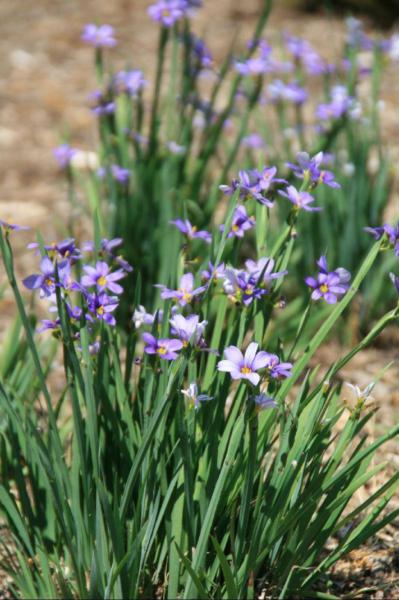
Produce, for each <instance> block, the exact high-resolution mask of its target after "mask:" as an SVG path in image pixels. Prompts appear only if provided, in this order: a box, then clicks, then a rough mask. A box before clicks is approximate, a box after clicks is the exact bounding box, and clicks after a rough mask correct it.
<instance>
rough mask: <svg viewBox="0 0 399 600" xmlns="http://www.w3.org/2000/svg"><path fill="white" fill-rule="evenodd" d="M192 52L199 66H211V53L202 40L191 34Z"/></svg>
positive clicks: (205, 67)
mask: <svg viewBox="0 0 399 600" xmlns="http://www.w3.org/2000/svg"><path fill="white" fill-rule="evenodd" d="M191 46H192V52H193V55H194V57H195V59H196V60H197V62H198V64H199V66H200V67H202V68H204V69H209V67H211V66H212V61H213V58H212V53H211V51H210V50H209V48H208V47H207V45H206V44H205V42H204V40H202V39H201V38H199V37H197V36H195V35H193V34H191Z"/></svg>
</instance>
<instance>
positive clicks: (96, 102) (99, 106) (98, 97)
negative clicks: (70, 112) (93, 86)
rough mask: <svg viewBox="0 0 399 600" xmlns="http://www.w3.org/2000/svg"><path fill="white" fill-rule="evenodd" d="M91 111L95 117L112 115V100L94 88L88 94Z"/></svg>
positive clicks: (113, 107)
mask: <svg viewBox="0 0 399 600" xmlns="http://www.w3.org/2000/svg"><path fill="white" fill-rule="evenodd" d="M89 101H90V104H91V111H92V113H94V114H95V115H96V116H97V117H103V116H106V115H112V114H113V113H114V112H115V102H114V100H112V99H110V98H108V97H107V96H106V95H104V94H103V93H102V92H101V91H100V90H95V91H94V92H92V93H91V94H90V96H89Z"/></svg>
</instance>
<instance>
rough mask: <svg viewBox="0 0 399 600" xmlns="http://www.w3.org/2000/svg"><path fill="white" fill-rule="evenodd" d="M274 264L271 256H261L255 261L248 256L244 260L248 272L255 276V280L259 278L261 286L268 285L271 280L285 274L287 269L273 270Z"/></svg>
mask: <svg viewBox="0 0 399 600" xmlns="http://www.w3.org/2000/svg"><path fill="white" fill-rule="evenodd" d="M274 265H275V260H274V259H273V258H269V257H268V256H263V257H262V258H260V259H259V260H257V261H254V260H252V259H250V258H248V259H247V260H246V261H245V266H246V268H247V271H248V273H249V274H250V275H251V276H252V277H253V278H255V280H256V281H258V280H259V279H260V286H261V287H262V286H266V287H268V286H269V285H270V282H271V281H273V280H275V279H279V278H280V277H284V275H287V273H288V271H276V272H274V271H273V269H274Z"/></svg>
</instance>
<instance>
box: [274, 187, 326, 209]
mask: <svg viewBox="0 0 399 600" xmlns="http://www.w3.org/2000/svg"><path fill="white" fill-rule="evenodd" d="M279 194H280V196H285V198H288V200H289V201H290V202H291V203H292V204H293V205H294V206H295V208H296V209H297V210H300V209H301V208H302V209H303V210H306V211H307V212H317V211H320V210H323V209H322V208H321V206H310V204H312V202H314V198H313V196H311V195H310V194H309V193H308V192H299V191H298V190H297V189H296V188H295V187H294V186H293V185H289V186H288V187H287V189H286V191H285V192H284V191H281V190H280V191H279Z"/></svg>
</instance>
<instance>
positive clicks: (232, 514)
mask: <svg viewBox="0 0 399 600" xmlns="http://www.w3.org/2000/svg"><path fill="white" fill-rule="evenodd" d="M198 4H199V3H198V2H194V1H189V0H159V1H158V2H157V3H155V4H154V5H153V6H152V7H151V8H150V11H149V12H150V16H151V17H152V18H153V19H154V20H158V21H160V23H161V27H160V41H159V56H158V59H159V62H158V68H157V72H156V80H155V86H154V92H153V94H152V95H151V97H150V99H149V100H147V99H146V98H145V97H144V76H143V74H142V73H141V72H140V71H138V70H135V71H123V72H120V73H118V74H116V75H115V74H114V75H112V77H111V76H108V75H107V73H106V70H105V66H104V51H105V50H104V49H105V48H106V47H109V48H111V47H112V46H114V45H115V44H116V40H115V38H114V34H113V30H112V28H110V27H109V26H102V27H96V26H94V25H88V26H86V28H85V30H84V35H83V39H84V41H86V42H88V43H90V44H92V45H94V46H95V47H96V67H97V75H98V80H99V85H101V86H102V89H101V93H97V94H96V104H95V107H94V110H95V111H96V114H97V115H98V119H99V129H100V140H99V150H98V157H99V159H100V162H101V166H100V169H99V170H97V171H95V170H94V171H91V172H90V173H89V175H88V176H86V175H85V176H82V175H81V173H80V171H79V170H78V168H77V166H76V156H75V155H76V152H75V151H74V150H73V149H72V148H70V147H69V146H68V145H63V146H61V147H60V148H59V149H57V158H58V160H59V162H60V165H61V166H62V168H63V169H65V173H66V176H67V180H68V185H69V193H70V197H71V201H72V202H76V196H75V195H76V192H77V188H78V186H82V187H84V188H85V189H86V191H87V197H88V211H89V212H90V213H91V215H92V217H93V231H94V234H93V238H94V239H93V241H92V242H85V243H82V242H78V241H76V239H74V238H72V237H71V238H68V239H65V240H63V241H62V242H60V243H55V244H47V243H46V242H45V241H44V240H42V238H41V237H40V235H38V238H37V242H35V243H31V245H30V246H31V250H34V252H36V255H37V260H38V264H39V266H38V269H37V270H38V273H36V274H33V275H30V276H29V277H27V278H26V279H24V281H23V284H24V286H25V288H27V289H28V290H33V291H34V293H35V295H37V296H38V297H40V299H41V304H45V305H47V306H48V308H49V309H50V313H49V317H50V318H47V319H44V320H43V321H42V324H41V326H40V327H37V321H38V317H37V315H36V314H34V313H33V312H32V314H31V311H30V310H29V311H28V310H27V308H26V304H25V301H24V298H23V295H21V291H20V288H21V286H20V283H19V282H18V281H17V279H16V276H15V271H14V260H13V250H12V241H13V236H14V235H15V236H16V235H20V236H23V235H26V234H24V233H23V232H19V231H18V230H19V229H24V228H22V227H19V226H15V225H9V224H7V223H4V222H3V221H1V222H0V225H1V226H0V250H1V255H2V258H3V263H4V267H5V273H6V275H7V279H8V283H9V286H10V288H11V290H12V292H13V294H14V298H15V303H16V307H17V311H18V312H17V315H16V321H15V323H14V325H13V327H12V329H11V330H10V332H9V334H8V336H7V339H6V340H5V341H4V345H3V348H2V351H1V355H0V477H1V484H0V510H1V514H2V515H3V517H4V519H5V521H6V524H7V527H8V529H9V532H10V535H11V536H12V540H13V543H12V544H11V545H10V544H8V543H3V551H2V552H3V556H4V558H3V559H2V566H3V567H4V568H5V569H7V570H8V572H9V574H10V576H11V579H12V584H11V587H10V592H11V593H13V594H15V595H16V596H17V597H22V598H37V597H43V598H110V599H111V598H115V599H117V598H148V597H159V598H170V599H173V598H187V599H190V598H229V599H236V598H254V597H257V595H259V594H260V593H261V592H264V591H266V594H268V595H271V596H273V597H279V598H290V597H293V596H294V595H297V596H299V597H324V598H327V597H328V598H333V597H334V596H333V595H332V594H331V593H330V594H328V573H329V570H330V568H331V567H332V565H334V563H335V562H336V561H337V560H338V559H340V558H341V557H342V556H343V555H344V554H345V553H347V552H349V551H350V550H352V549H353V548H356V547H358V546H359V545H361V544H363V543H364V542H365V541H366V540H367V539H369V538H370V537H372V536H373V535H374V534H375V533H376V532H377V531H378V530H380V529H381V528H383V527H384V526H385V525H386V524H387V523H389V522H390V521H392V520H393V519H395V518H396V517H397V516H398V511H397V510H395V511H389V507H388V508H387V505H388V503H389V500H390V498H391V497H392V495H393V494H394V493H395V491H396V489H397V482H398V478H399V474H398V473H394V474H393V475H392V474H391V475H390V476H388V475H386V477H385V478H384V477H383V478H382V479H381V477H380V478H379V480H383V481H384V483H381V484H380V487H376V488H375V491H374V492H373V494H372V495H370V496H369V497H368V498H367V499H366V500H363V501H362V502H360V501H358V498H359V494H357V492H358V490H360V489H361V488H362V487H363V486H365V485H366V484H367V483H368V482H369V481H370V480H372V479H373V478H374V477H375V476H376V474H377V473H379V472H380V471H383V470H384V469H385V466H386V465H385V464H384V463H381V464H380V463H378V460H377V457H376V453H377V451H378V450H379V448H380V447H381V446H383V444H384V443H386V442H387V441H388V440H390V439H392V438H393V437H395V436H396V435H397V434H398V433H399V425H398V426H396V427H395V428H393V429H392V430H391V431H388V432H386V433H385V434H384V435H383V436H382V437H379V438H377V439H372V440H369V439H368V437H367V435H366V434H365V429H367V428H366V425H367V423H368V421H369V420H370V419H371V418H372V417H373V415H374V413H375V410H376V408H375V407H373V405H372V404H371V403H370V401H369V400H370V395H371V392H372V388H373V386H374V385H375V382H371V383H370V385H369V386H368V387H367V388H366V389H365V390H359V389H358V388H357V389H356V396H357V400H356V402H354V403H353V405H352V406H351V407H348V406H346V405H344V404H343V403H342V400H341V385H340V384H339V378H338V377H337V375H338V374H339V371H340V369H342V367H343V366H345V365H346V364H347V363H348V362H349V361H350V360H351V359H352V358H353V357H354V356H355V355H356V354H357V353H358V352H360V351H361V350H362V349H364V348H365V347H366V346H368V345H369V344H371V343H373V341H374V339H375V338H376V337H377V336H378V335H379V334H380V333H381V331H382V330H383V329H384V328H385V327H386V326H387V325H389V324H392V323H395V322H397V320H398V316H399V309H398V308H393V309H391V310H389V311H388V312H385V314H383V313H384V304H383V303H381V302H380V304H379V306H378V307H377V309H376V310H375V312H374V315H378V319H375V320H374V321H373V322H371V321H370V320H368V321H367V323H366V325H367V327H366V330H367V333H366V337H365V338H364V339H363V340H362V341H361V342H360V343H358V344H357V345H356V346H355V347H353V348H351V349H350V350H349V351H347V353H343V354H342V356H340V357H338V358H337V360H336V361H335V362H333V363H332V364H331V365H330V366H329V368H328V369H324V370H323V369H320V368H319V367H317V366H314V364H315V363H314V362H313V361H312V359H313V357H314V355H315V353H316V352H317V350H318V348H319V347H320V345H321V344H323V343H324V342H325V340H326V339H328V337H329V336H331V335H332V334H333V333H334V332H336V331H337V329H339V326H340V324H341V323H342V319H343V317H344V316H345V314H347V313H348V311H350V307H351V305H352V303H353V300H354V299H358V298H359V297H360V298H362V297H364V296H365V295H366V296H367V294H369V295H371V296H370V297H373V298H374V299H376V301H378V299H381V294H380V288H379V287H378V285H377V284H376V283H375V282H378V281H386V268H387V267H386V264H388V263H385V266H381V254H382V250H389V252H385V255H387V256H388V259H387V260H388V261H394V260H395V256H394V252H391V250H390V249H391V248H393V247H395V250H396V252H397V246H398V239H399V233H398V230H397V228H394V227H392V226H389V225H384V226H381V227H376V225H379V223H380V219H381V217H382V211H383V209H384V206H385V205H386V203H387V201H388V191H389V185H390V183H389V176H388V172H387V168H386V166H383V165H384V164H385V163H384V157H385V150H384V149H383V147H382V145H381V142H380V136H379V126H378V112H377V110H376V106H377V100H378V88H379V77H380V69H381V65H382V62H383V60H386V56H387V54H388V53H389V52H390V49H392V46H393V44H394V42H393V41H392V42H391V44H387V43H385V45H384V44H383V43H382V42H381V41H378V42H377V41H372V40H369V38H366V36H365V34H364V33H363V32H362V30H361V29H359V26H358V25H354V24H353V23H352V24H351V28H352V29H351V35H352V38H351V39H349V40H348V43H347V47H346V49H345V53H346V54H345V55H346V62H344V67H343V68H342V69H341V70H340V69H338V68H337V69H333V67H332V66H331V65H327V64H325V63H324V62H323V61H322V59H321V58H320V56H319V55H318V54H317V53H316V52H315V51H314V50H313V49H312V48H311V47H310V46H309V45H308V44H307V43H306V42H305V41H303V40H298V39H295V38H287V39H286V40H285V43H286V46H282V45H280V46H277V56H280V57H279V58H278V57H276V56H275V55H274V54H272V50H271V48H270V47H269V45H268V44H267V43H266V41H265V40H264V39H263V37H262V31H263V28H264V25H265V23H266V20H267V16H268V12H269V8H270V7H269V5H268V4H267V3H266V4H265V9H264V12H263V14H262V15H261V18H260V21H259V24H258V27H257V29H256V32H255V34H254V38H253V40H252V41H251V43H250V44H249V45H248V50H247V52H246V54H245V56H243V57H241V58H234V56H235V55H234V52H233V51H231V52H230V53H229V55H228V57H227V58H226V61H225V63H224V64H223V65H222V66H221V67H220V68H219V69H216V66H215V65H214V63H213V61H212V58H211V55H210V53H209V51H208V50H207V49H206V47H205V46H204V44H203V42H202V41H200V40H198V39H197V38H195V37H193V35H192V34H191V32H190V22H189V18H190V15H191V11H192V10H193V9H194V8H195V6H194V5H198ZM355 34H356V35H355ZM366 47H367V48H368V51H369V52H371V53H372V55H373V57H374V63H373V64H374V67H373V70H372V73H371V80H372V90H373V94H374V95H373V102H372V103H371V108H370V114H369V115H368V116H364V114H363V113H362V112H361V109H360V104H359V101H358V100H357V99H356V90H357V85H356V84H357V81H358V78H359V76H364V75H362V73H361V69H360V67H359V64H358V60H357V56H358V52H359V50H360V49H363V50H364V49H365V48H366ZM283 48H285V51H283ZM273 52H274V50H273ZM278 52H280V53H281V55H278ZM284 52H285V53H287V52H288V54H289V53H291V54H289V56H288V57H287V56H286V57H285V59H284V60H283V57H284ZM167 60H169V61H170V62H169V63H168V64H169V65H171V66H170V68H169V69H166V61H167ZM209 70H211V74H212V81H211V85H209V86H208V88H206V86H205V88H206V89H205V91H204V90H201V89H200V86H201V85H202V84H203V79H204V78H203V73H204V71H205V72H208V71H209ZM166 71H167V72H168V73H169V77H170V80H169V83H168V84H167V85H166V86H165V82H164V77H165V72H166ZM276 73H278V74H279V77H281V79H284V82H283V81H282V80H281V81H280V82H279V83H278V82H276V81H274V83H273V85H272V83H270V82H269V84H268V85H267V78H268V77H271V74H274V75H273V77H274V76H275V74H276ZM287 78H289V81H288V79H287ZM294 78H295V81H293V80H294ZM310 78H316V79H317V81H316V83H315V84H314V85H315V88H316V89H318V88H320V89H321V91H322V93H323V94H325V96H326V97H325V99H324V101H323V102H321V103H319V105H318V108H317V115H318V117H317V118H318V121H317V127H316V126H314V124H313V123H312V124H309V122H308V121H307V120H306V118H305V116H306V115H305V114H304V111H303V105H304V102H305V100H306V96H307V95H308V92H307V91H306V82H307V81H308V80H309V79H310ZM320 81H321V82H322V84H323V83H324V91H323V85H321V86H320V85H319V84H320ZM318 82H319V83H318ZM338 83H340V86H341V87H340V88H339V89H338V88H337V87H336V85H337V84H338ZM331 90H332V91H331ZM334 90H335V91H334ZM319 91H320V90H319ZM312 93H313V92H312ZM317 93H318V92H315V94H317ZM202 94H204V95H205V96H204V97H205V98H206V99H207V100H205V99H204V98H203V97H202ZM176 96H177V99H176ZM293 98H294V100H293ZM222 101H223V102H222ZM291 104H292V105H291ZM221 105H222V108H220V106H221ZM217 106H218V109H216V107H217ZM199 111H200V114H202V121H201V129H200V130H198V118H197V117H198V112H199ZM147 113H148V114H147ZM266 113H268V118H269V121H266V117H265V114H266ZM196 118H197V119H196ZM364 119H369V120H368V121H367V123H368V124H369V127H368V128H366V124H365V121H364ZM229 120H231V121H232V122H234V123H235V125H234V126H233V133H228V131H227V130H226V122H228V121H229ZM196 121H197V125H196V124H195V123H196ZM256 123H258V125H259V127H258V132H262V136H260V135H259V134H258V136H254V135H252V136H248V132H250V131H251V125H252V127H255V126H256ZM287 131H289V132H290V133H289V135H288V134H287ZM261 137H263V138H264V141H265V140H266V142H267V143H268V144H269V145H271V144H273V146H272V149H270V150H268V151H267V152H268V165H269V166H267V165H265V164H264V162H263V160H262V152H264V149H263V150H262V149H261V151H260V148H261V147H262V143H263V142H262V139H261ZM243 140H244V141H245V143H244V148H246V150H244V151H243ZM298 144H300V149H301V150H303V152H301V153H299V154H297V152H296V151H295V146H296V145H298ZM306 149H308V151H309V154H306V153H305V152H304V151H305V150H306ZM327 149H328V150H329V151H333V152H334V156H333V157H332V158H331V157H330V159H329V160H330V162H331V164H332V165H333V166H332V167H331V169H333V170H330V169H329V170H326V169H325V167H324V166H323V165H324V164H325V162H326V150H327ZM375 149H377V150H378V152H379V154H378V155H379V161H380V162H379V170H378V173H377V175H371V174H370V172H369V170H368V167H367V163H368V159H369V156H370V154H371V153H372V152H373V151H374V150H375ZM345 152H346V154H345V156H344V153H345ZM327 158H328V157H327ZM286 163H289V164H288V166H287V165H286ZM270 165H273V166H270ZM280 171H281V173H280ZM237 174H238V175H237ZM280 175H281V176H280ZM233 176H234V177H235V179H234V180H233V181H232V182H231V178H232V177H233ZM298 182H299V183H300V186H298V185H297V183H298ZM219 186H221V189H219ZM323 209H324V210H323ZM171 221H173V222H172V223H171ZM193 223H195V225H194V224H193ZM72 226H73V223H72ZM363 227H368V233H371V234H373V236H374V237H375V238H376V240H375V242H374V243H373V244H371V242H370V236H368V235H367V233H366V232H364V231H363ZM115 235H117V236H118V237H117V238H115V237H114V236H115ZM110 238H112V239H110ZM122 244H123V248H124V252H125V254H124V257H122V256H121V255H119V254H118V252H119V250H117V249H118V248H119V246H121V245H122ZM325 250H327V251H328V257H329V264H330V266H329V265H328V263H327V259H326V257H325V255H324V252H325ZM315 261H317V265H316V266H317V270H316V266H315ZM332 265H334V267H335V268H334V269H333V270H331V266H332ZM338 265H339V266H338ZM388 268H389V267H388ZM348 269H350V270H351V272H349V270H348ZM370 279H371V280H372V281H371V283H370V284H369V287H367V281H368V280H370ZM393 283H394V284H395V285H393V286H392V291H393V292H395V287H396V289H398V288H399V284H398V279H397V278H395V277H394V276H393ZM375 285H376V286H377V287H373V286H375ZM389 285H391V284H389ZM154 286H155V287H154ZM370 286H371V287H370ZM370 290H371V291H370ZM283 292H284V294H285V297H286V298H287V299H288V300H287V299H286V298H285V297H283V296H282V293H283ZM373 294H374V296H373ZM388 301H389V299H388V300H387V299H385V302H388ZM143 304H145V307H144V306H143ZM394 304H395V303H394V301H392V304H391V306H394ZM31 306H32V305H31ZM33 306H35V305H33ZM149 308H151V310H149ZM381 315H382V316H381ZM49 333H52V336H50V337H48V336H49ZM333 537H334V538H335V539H336V544H335V545H334V546H331V545H329V544H327V542H328V541H330V540H331V538H333ZM332 548H333V549H332Z"/></svg>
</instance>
